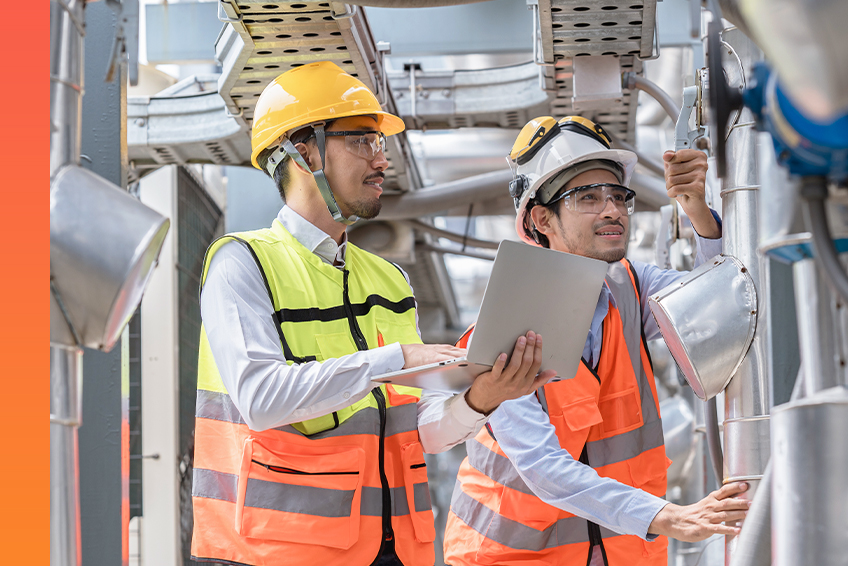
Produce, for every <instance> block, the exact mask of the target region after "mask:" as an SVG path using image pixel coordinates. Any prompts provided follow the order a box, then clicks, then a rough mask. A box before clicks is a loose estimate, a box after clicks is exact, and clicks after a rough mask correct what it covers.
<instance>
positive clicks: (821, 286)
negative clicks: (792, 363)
mask: <svg viewBox="0 0 848 566" xmlns="http://www.w3.org/2000/svg"><path fill="white" fill-rule="evenodd" d="M792 271H793V280H794V283H795V304H796V305H798V306H799V307H800V306H801V305H803V308H798V309H796V317H797V320H798V347H799V350H800V354H801V369H802V370H803V372H804V375H805V376H807V377H806V379H805V380H803V382H804V387H805V394H806V396H808V397H809V396H810V395H812V394H813V393H815V392H816V391H821V390H822V389H827V388H829V387H833V386H835V385H838V384H839V378H838V375H839V370H840V368H839V358H840V356H839V350H840V348H839V343H838V341H837V339H836V333H835V331H834V330H835V328H836V321H835V320H834V311H835V310H836V309H835V308H834V305H833V299H832V293H833V292H832V291H831V289H830V287H829V286H828V285H827V283H825V281H824V276H823V275H822V274H821V272H820V271H818V270H817V269H816V263H815V261H814V260H812V259H804V260H801V261H798V262H795V263H794V264H793V265H792ZM796 385H797V384H796Z"/></svg>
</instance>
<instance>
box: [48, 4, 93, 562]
mask: <svg viewBox="0 0 848 566" xmlns="http://www.w3.org/2000/svg"><path fill="white" fill-rule="evenodd" d="M84 10H85V3H84V2H83V0H61V1H60V0H52V1H51V2H50V179H51V181H52V179H53V177H54V176H55V175H56V173H57V172H58V171H59V170H60V169H62V168H63V167H64V166H65V165H69V164H79V161H80V147H81V133H80V132H81V130H80V122H81V120H82V90H83V83H82V61H83V50H84V44H83V36H84V33H85V29H84V27H83V25H84V14H85V12H84ZM57 305H58V303H57V302H56V301H55V300H51V316H52V317H54V316H55V317H60V316H61V311H60V310H57V309H54V306H57ZM68 334H69V335H70V334H73V333H72V329H71V328H70V326H69V327H68ZM81 381H82V350H81V349H80V348H78V347H68V346H63V345H59V344H52V343H51V345H50V563H51V564H53V565H56V566H73V565H77V564H80V562H81V561H82V548H81V547H80V504H79V478H78V464H77V463H78V460H79V452H78V446H77V439H78V427H79V426H80V421H81V419H82V410H81V400H82V398H81V395H82V391H81Z"/></svg>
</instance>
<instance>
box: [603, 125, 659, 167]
mask: <svg viewBox="0 0 848 566" xmlns="http://www.w3.org/2000/svg"><path fill="white" fill-rule="evenodd" d="M607 133H608V134H609V137H610V138H611V139H612V143H613V145H616V146H618V147H620V148H621V149H626V150H627V151H632V152H633V153H635V154H636V157H638V158H639V165H642V166H643V167H645V168H646V169H647V170H648V171H650V172H651V173H655V174H656V175H659V176H660V177H661V178H665V166H664V165H663V164H662V163H661V162H659V161H657V160H655V159H651V158H650V157H648V156H647V155H645V153H644V152H642V151H639V148H637V147H636V146H635V145H633V144H630V143H628V142H626V141H624V140H623V139H621V138H619V137H618V136H616V135H615V134H611V133H609V132H607Z"/></svg>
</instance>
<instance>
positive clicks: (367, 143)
mask: <svg viewBox="0 0 848 566" xmlns="http://www.w3.org/2000/svg"><path fill="white" fill-rule="evenodd" d="M324 135H325V136H327V137H334V136H336V137H341V136H344V142H345V149H347V150H348V151H349V152H351V153H352V154H354V155H357V156H359V157H362V158H364V159H367V160H369V161H371V160H372V159H374V158H375V157H377V154H378V153H380V152H385V151H386V136H385V135H383V132H376V131H373V130H372V131H360V132H324Z"/></svg>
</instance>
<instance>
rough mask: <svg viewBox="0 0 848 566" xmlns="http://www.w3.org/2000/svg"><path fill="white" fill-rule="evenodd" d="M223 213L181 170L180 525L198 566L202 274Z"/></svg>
mask: <svg viewBox="0 0 848 566" xmlns="http://www.w3.org/2000/svg"><path fill="white" fill-rule="evenodd" d="M223 226H224V223H223V213H222V212H221V209H220V208H218V206H217V205H216V204H215V202H214V201H213V200H212V199H211V198H210V197H209V195H207V194H206V191H204V190H203V185H202V184H201V183H200V181H198V180H197V179H196V178H195V177H194V175H193V174H192V173H191V172H190V171H189V170H188V169H186V168H185V167H178V168H177V266H176V267H177V285H178V309H179V310H178V340H179V448H180V478H181V481H180V524H181V526H182V532H181V536H182V541H183V549H182V551H183V552H182V553H183V562H184V564H192V562H191V560H190V558H189V557H190V553H191V549H190V547H191V529H192V525H193V521H192V507H191V470H192V467H193V462H194V412H195V401H196V399H197V353H198V350H199V348H200V298H199V289H200V274H201V270H202V267H203V258H204V255H205V254H206V248H207V247H209V244H211V243H212V241H213V240H214V239H215V238H217V237H218V236H220V235H222V234H223Z"/></svg>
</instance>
